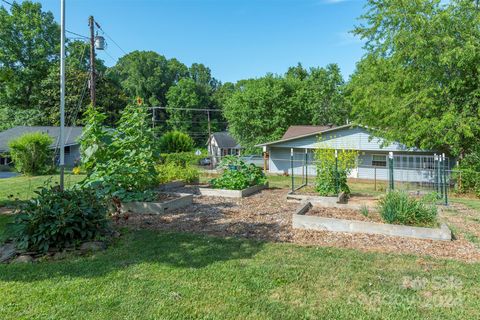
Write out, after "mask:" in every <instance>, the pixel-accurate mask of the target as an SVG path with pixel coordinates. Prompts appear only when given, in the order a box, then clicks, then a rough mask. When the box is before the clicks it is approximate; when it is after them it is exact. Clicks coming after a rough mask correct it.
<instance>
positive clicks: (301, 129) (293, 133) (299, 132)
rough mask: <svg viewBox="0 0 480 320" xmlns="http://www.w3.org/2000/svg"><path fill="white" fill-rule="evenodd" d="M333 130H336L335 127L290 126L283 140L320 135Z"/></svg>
mask: <svg viewBox="0 0 480 320" xmlns="http://www.w3.org/2000/svg"><path fill="white" fill-rule="evenodd" d="M332 128H335V126H290V127H288V129H287V131H285V133H284V134H283V137H282V140H284V139H290V138H294V137H300V136H304V135H306V134H313V133H319V132H323V131H325V130H328V129H332Z"/></svg>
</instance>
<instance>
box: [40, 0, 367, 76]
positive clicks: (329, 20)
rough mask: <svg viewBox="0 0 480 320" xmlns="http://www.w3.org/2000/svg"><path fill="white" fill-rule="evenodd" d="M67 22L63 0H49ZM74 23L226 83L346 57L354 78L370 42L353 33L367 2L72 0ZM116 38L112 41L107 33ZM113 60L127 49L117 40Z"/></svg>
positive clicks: (343, 62)
mask: <svg viewBox="0 0 480 320" xmlns="http://www.w3.org/2000/svg"><path fill="white" fill-rule="evenodd" d="M39 2H41V3H42V5H43V7H44V9H46V10H50V11H52V12H53V14H54V15H55V17H56V19H57V20H59V13H60V8H59V4H60V1H59V0H41V1H39ZM66 2H67V29H69V30H71V31H74V32H77V33H80V34H84V35H88V25H87V20H88V16H89V15H91V14H92V15H94V16H95V18H96V20H98V22H99V23H100V24H101V26H102V28H103V29H104V30H105V32H106V33H107V34H108V35H109V36H111V37H112V38H113V39H114V40H115V41H116V42H117V43H118V44H119V45H120V46H121V47H122V48H123V50H125V51H127V52H130V51H133V50H153V51H157V52H158V53H160V54H163V55H165V56H166V57H167V58H172V57H175V58H177V59H179V60H180V61H182V62H183V63H185V64H187V65H190V64H191V63H193V62H200V63H204V64H205V65H207V66H208V67H210V68H211V70H212V74H213V76H215V77H216V78H217V79H219V80H221V81H222V82H226V81H237V80H239V79H245V78H254V77H259V76H263V75H264V74H266V73H267V72H272V73H284V72H285V71H286V70H287V68H288V67H289V66H292V65H295V64H296V63H297V62H301V63H302V64H303V65H304V66H306V67H312V66H324V65H326V64H328V63H332V62H335V63H338V64H339V66H340V68H341V70H342V73H343V74H344V76H345V77H348V76H349V75H350V74H351V73H352V72H353V71H354V69H355V63H356V62H357V61H358V60H359V59H360V58H361V56H362V54H363V51H362V43H361V42H360V41H359V40H358V39H355V38H354V37H353V36H351V35H350V34H349V33H348V32H349V31H350V30H352V29H353V26H354V25H355V24H357V23H358V20H357V18H358V16H360V15H361V14H362V12H363V6H364V1H363V0H96V1H95V0H66ZM107 41H108V39H107ZM107 52H108V53H109V54H110V55H111V56H112V57H113V59H112V58H111V57H109V56H108V55H107V54H106V53H102V52H100V53H99V56H100V57H101V58H102V59H104V60H105V62H106V64H107V65H112V64H114V63H115V60H116V59H117V58H119V57H121V56H122V55H123V53H122V51H121V50H120V49H119V48H117V47H116V46H115V45H114V44H113V43H112V42H111V41H110V43H109V47H108V48H107Z"/></svg>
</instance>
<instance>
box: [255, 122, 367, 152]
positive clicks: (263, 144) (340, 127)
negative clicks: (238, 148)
mask: <svg viewBox="0 0 480 320" xmlns="http://www.w3.org/2000/svg"><path fill="white" fill-rule="evenodd" d="M353 126H356V127H362V126H360V125H354V124H352V123H350V124H345V125H343V126H338V127H332V128H329V129H326V130H319V131H315V132H311V133H307V134H303V135H300V136H295V137H291V138H287V139H280V140H276V141H271V142H267V143H262V144H257V145H255V147H264V146H269V145H272V144H277V143H282V142H288V141H292V140H297V139H301V138H305V137H310V136H315V135H318V134H320V133H326V132H332V131H335V130H339V129H344V128H349V127H353Z"/></svg>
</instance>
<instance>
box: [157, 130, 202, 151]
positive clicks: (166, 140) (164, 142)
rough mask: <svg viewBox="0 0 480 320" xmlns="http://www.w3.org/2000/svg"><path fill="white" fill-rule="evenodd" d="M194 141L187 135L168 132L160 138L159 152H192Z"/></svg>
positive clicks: (178, 132)
mask: <svg viewBox="0 0 480 320" xmlns="http://www.w3.org/2000/svg"><path fill="white" fill-rule="evenodd" d="M193 146H194V141H193V139H192V138H190V136H189V135H187V134H186V133H183V132H180V131H170V132H167V133H165V134H164V135H163V136H162V137H161V138H160V150H162V152H164V153H179V152H188V151H192V150H193Z"/></svg>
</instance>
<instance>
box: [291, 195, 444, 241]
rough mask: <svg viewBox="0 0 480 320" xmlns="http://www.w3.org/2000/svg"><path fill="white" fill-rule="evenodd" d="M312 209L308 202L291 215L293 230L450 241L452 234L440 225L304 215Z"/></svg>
mask: <svg viewBox="0 0 480 320" xmlns="http://www.w3.org/2000/svg"><path fill="white" fill-rule="evenodd" d="M312 207H313V204H312V203H310V202H304V203H302V205H301V206H300V207H299V208H298V210H297V211H296V212H295V213H294V215H293V220H292V225H293V227H294V228H297V229H308V230H317V231H333V232H347V233H367V234H381V235H386V236H397V237H408V238H417V239H429V240H445V241H449V240H452V232H451V231H450V229H449V228H448V227H447V225H446V224H442V225H441V226H440V228H424V227H411V226H403V225H395V224H387V223H376V222H364V221H356V220H345V219H335V218H324V217H318V216H308V215H305V214H306V213H307V212H308V210H310V209H311V208H312Z"/></svg>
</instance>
